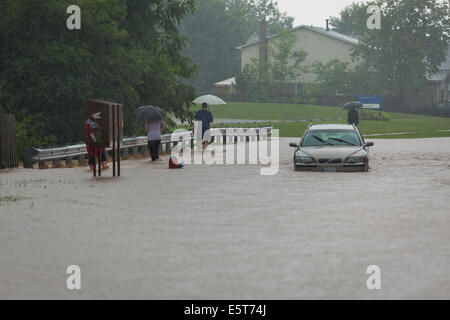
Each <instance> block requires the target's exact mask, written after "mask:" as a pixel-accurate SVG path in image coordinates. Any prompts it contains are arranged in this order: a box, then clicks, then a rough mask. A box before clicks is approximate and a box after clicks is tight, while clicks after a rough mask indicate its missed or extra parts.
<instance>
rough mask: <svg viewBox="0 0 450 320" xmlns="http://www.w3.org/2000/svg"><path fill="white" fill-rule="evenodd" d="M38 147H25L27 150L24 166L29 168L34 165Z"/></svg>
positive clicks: (24, 153)
mask: <svg viewBox="0 0 450 320" xmlns="http://www.w3.org/2000/svg"><path fill="white" fill-rule="evenodd" d="M36 151H37V150H36V148H34V147H28V148H25V150H24V151H23V166H24V168H29V167H31V166H33V164H34V162H35V161H34V160H33V156H34V155H35V154H36Z"/></svg>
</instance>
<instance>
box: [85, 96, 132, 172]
mask: <svg viewBox="0 0 450 320" xmlns="http://www.w3.org/2000/svg"><path fill="white" fill-rule="evenodd" d="M87 123H88V126H87V130H88V141H87V144H88V145H89V146H90V147H92V148H93V150H94V159H96V158H98V176H99V177H100V176H101V175H102V166H101V162H102V149H103V150H104V149H105V148H110V147H112V160H113V176H114V177H115V176H116V173H117V176H120V140H122V139H123V106H122V105H121V104H117V103H112V102H106V101H98V100H88V101H87ZM116 159H117V161H116ZM96 171H97V170H96V166H95V164H94V177H95V176H96V175H97V172H96Z"/></svg>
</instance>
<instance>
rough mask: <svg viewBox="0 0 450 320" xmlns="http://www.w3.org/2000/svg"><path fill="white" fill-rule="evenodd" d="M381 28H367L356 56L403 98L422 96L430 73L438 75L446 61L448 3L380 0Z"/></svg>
mask: <svg viewBox="0 0 450 320" xmlns="http://www.w3.org/2000/svg"><path fill="white" fill-rule="evenodd" d="M374 3H375V4H376V5H378V6H379V7H380V8H381V10H382V27H381V30H369V29H367V28H366V29H364V32H363V33H362V34H361V36H360V42H359V45H357V46H356V47H355V50H354V55H355V56H359V57H362V58H364V60H365V61H366V63H367V64H368V67H369V68H372V69H374V70H376V72H375V73H374V75H375V78H376V80H377V83H378V85H379V86H380V87H382V88H384V89H385V90H386V91H387V92H389V93H391V94H393V95H396V96H397V97H399V104H400V107H401V108H403V109H407V108H408V106H407V97H408V96H413V97H417V98H418V97H420V95H421V93H423V91H424V88H426V75H427V74H434V73H435V72H436V71H437V69H438V66H439V65H440V64H442V63H443V62H444V61H445V60H446V54H447V50H448V45H449V34H450V20H449V16H448V5H447V2H441V1H437V0H410V1H402V0H378V1H376V2H374Z"/></svg>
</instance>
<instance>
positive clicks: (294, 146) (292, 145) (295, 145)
mask: <svg viewBox="0 0 450 320" xmlns="http://www.w3.org/2000/svg"><path fill="white" fill-rule="evenodd" d="M289 147H292V148H298V143H295V142H291V143H289Z"/></svg>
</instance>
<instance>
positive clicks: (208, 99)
mask: <svg viewBox="0 0 450 320" xmlns="http://www.w3.org/2000/svg"><path fill="white" fill-rule="evenodd" d="M193 102H194V103H195V104H201V105H202V108H201V109H200V110H199V111H197V113H196V114H195V121H198V122H201V123H202V141H203V150H205V149H206V148H207V147H208V144H209V142H210V140H211V132H210V128H211V123H213V122H214V118H213V115H212V113H211V112H210V111H209V110H208V105H224V104H226V102H225V101H223V100H222V99H220V98H219V97H216V96H213V95H204V96H200V97H198V98H196V99H195V100H194V101H193ZM194 131H195V130H194Z"/></svg>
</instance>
